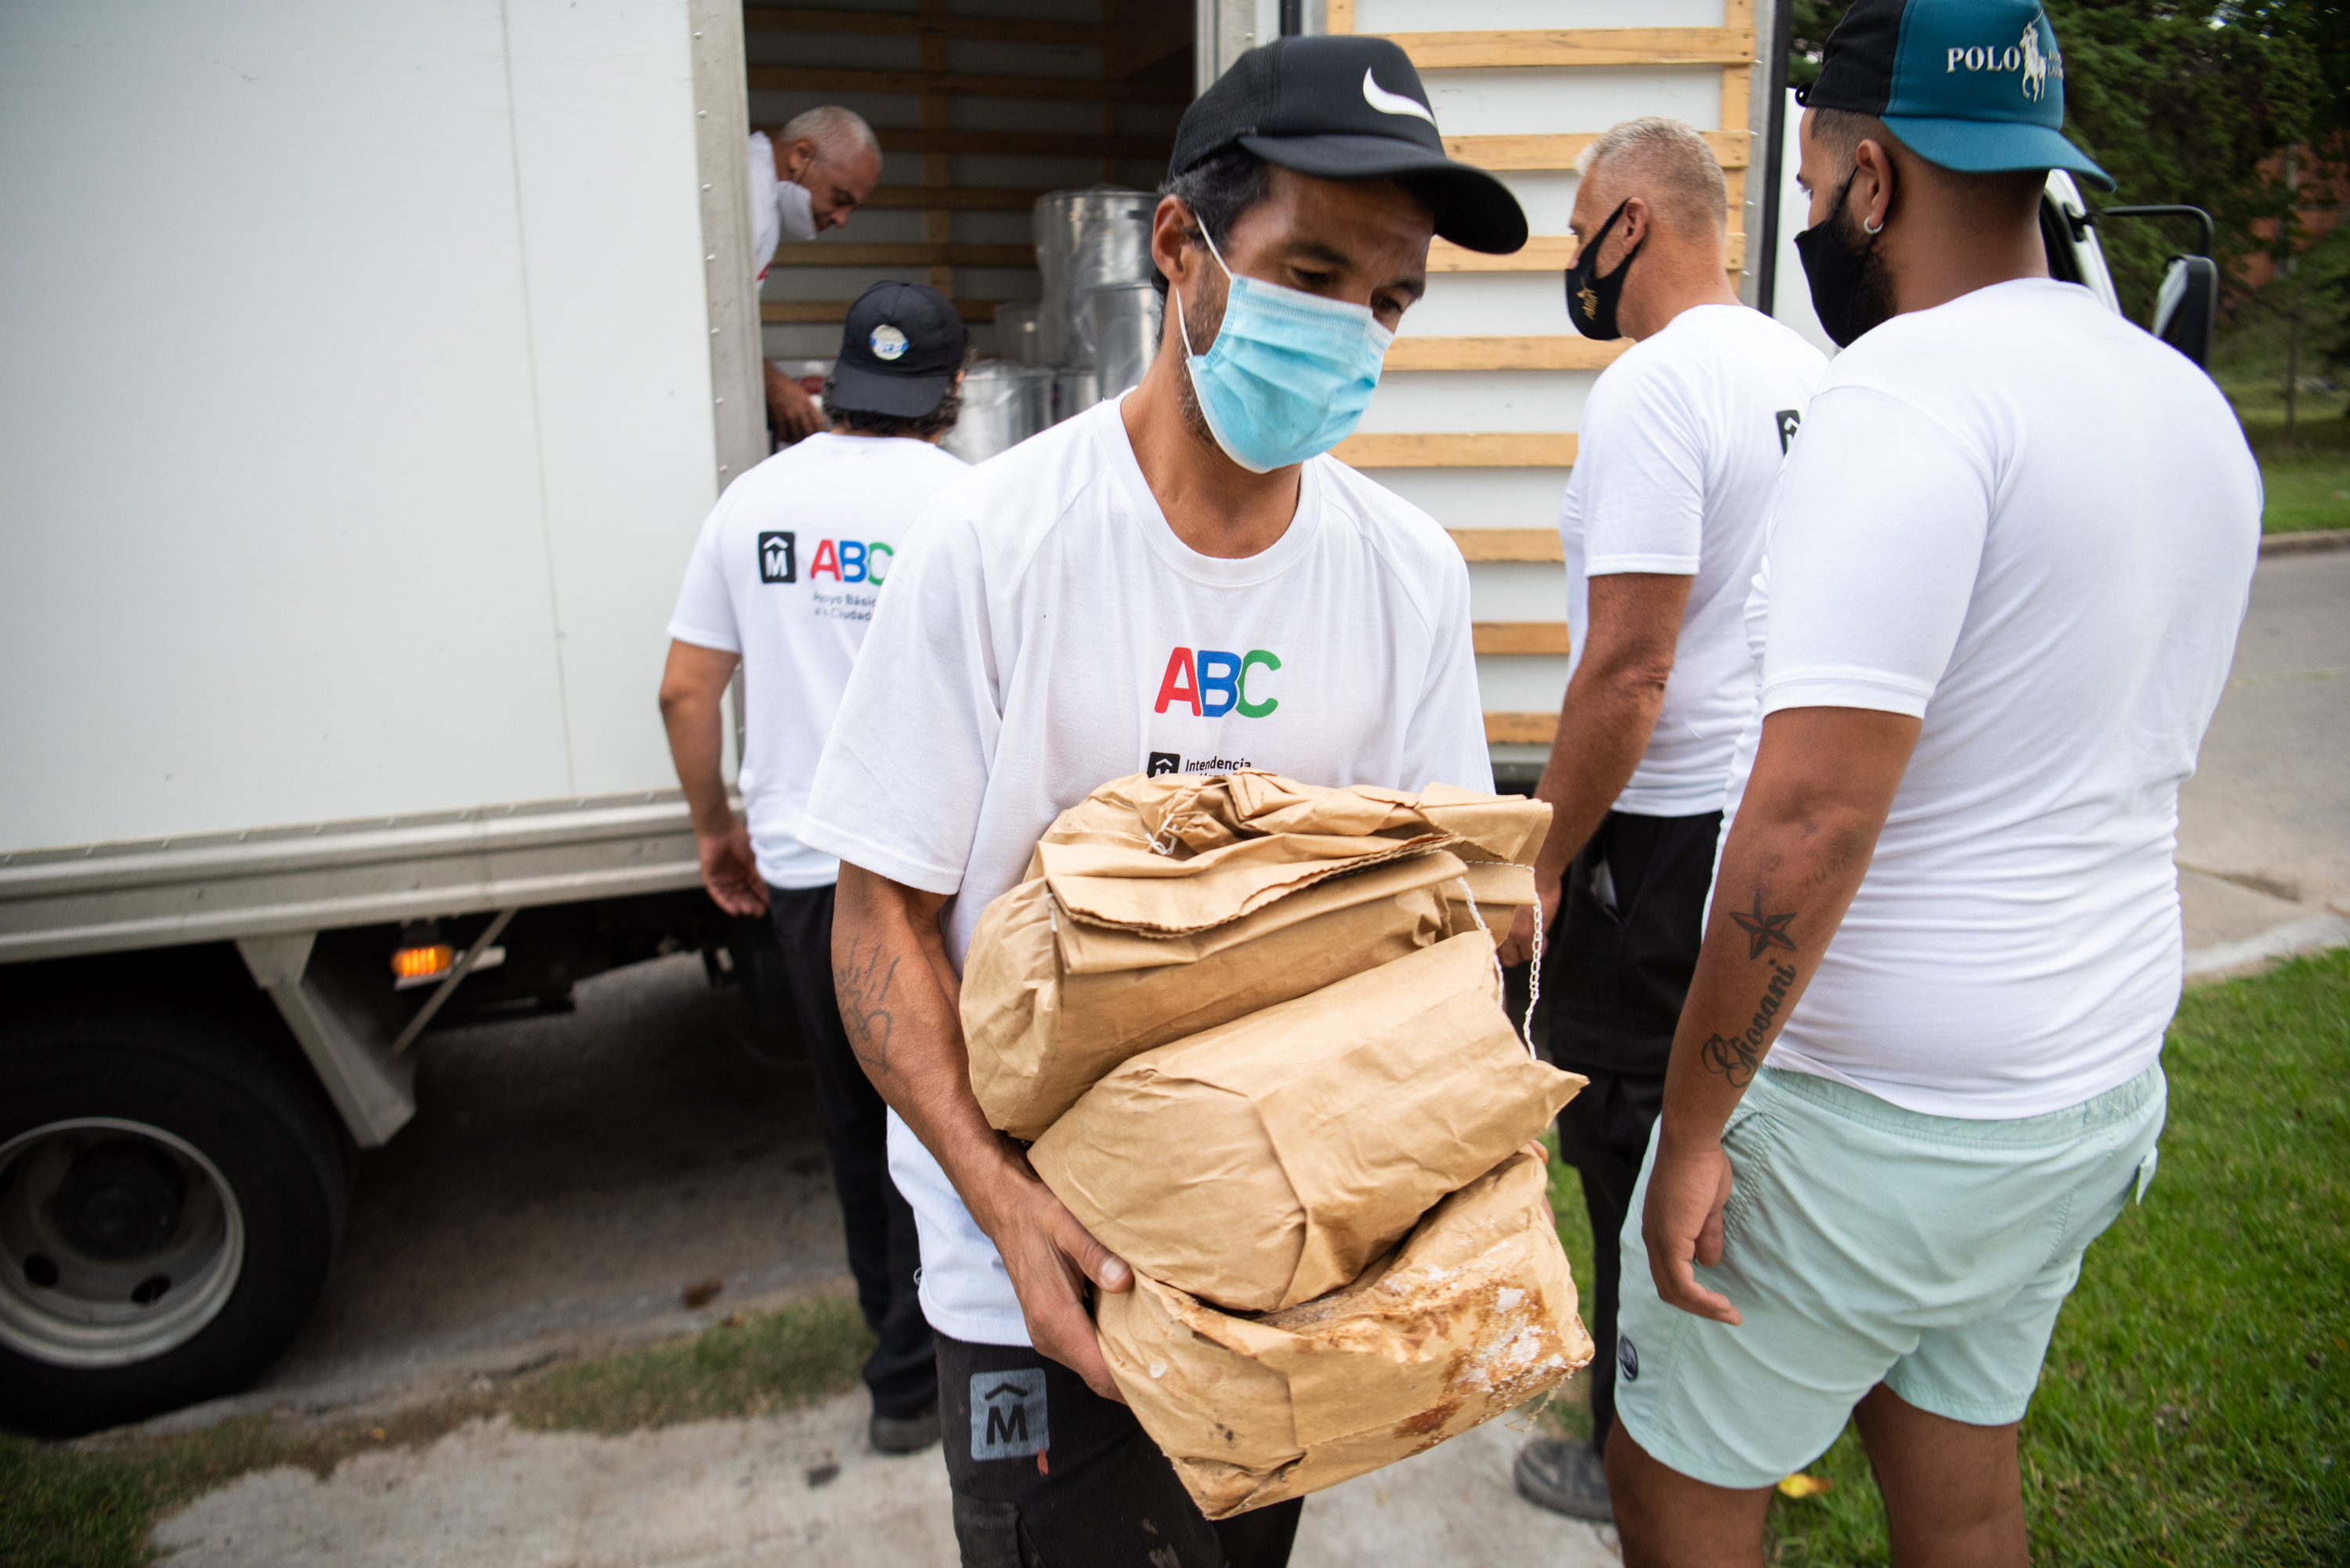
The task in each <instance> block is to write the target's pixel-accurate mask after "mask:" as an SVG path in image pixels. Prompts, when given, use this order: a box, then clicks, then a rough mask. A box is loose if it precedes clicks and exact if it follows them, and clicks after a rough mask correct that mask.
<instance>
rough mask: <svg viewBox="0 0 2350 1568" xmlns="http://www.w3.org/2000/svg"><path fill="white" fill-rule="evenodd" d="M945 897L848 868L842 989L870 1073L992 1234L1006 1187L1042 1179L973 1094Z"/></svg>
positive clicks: (838, 932) (839, 952) (836, 969)
mask: <svg viewBox="0 0 2350 1568" xmlns="http://www.w3.org/2000/svg"><path fill="white" fill-rule="evenodd" d="M945 902H946V900H945V899H944V898H941V897H939V896H938V895H936V894H930V893H923V892H920V891H919V890H918V889H915V888H907V887H904V886H903V885H901V884H899V883H896V882H892V881H890V880H889V879H888V878H887V877H880V876H877V875H875V874H874V873H873V872H870V871H867V870H865V869H864V868H862V867H857V866H850V865H843V866H842V867H841V868H840V882H839V886H838V888H837V891H836V893H835V895H834V904H833V917H832V964H833V987H834V990H835V992H837V995H838V998H839V1002H840V1022H841V1024H842V1027H844V1028H845V1029H846V1030H847V1032H848V1043H849V1046H850V1048H851V1049H852V1050H854V1051H855V1052H856V1053H857V1059H858V1063H859V1064H862V1065H863V1067H864V1068H865V1075H866V1076H867V1077H868V1078H870V1079H871V1080H872V1081H873V1086H874V1087H875V1088H876V1089H878V1090H879V1091H880V1094H881V1097H882V1098H883V1099H884V1100H886V1101H888V1102H889V1107H890V1109H892V1110H894V1111H896V1112H897V1113H898V1115H899V1117H900V1118H902V1119H903V1120H904V1121H905V1123H906V1125H907V1126H908V1127H910V1128H911V1129H912V1130H913V1133H914V1136H915V1137H918V1138H920V1140H921V1142H922V1146H923V1147H926V1148H928V1149H929V1150H930V1151H931V1153H932V1154H933V1155H935V1156H936V1157H937V1158H938V1161H939V1164H940V1165H941V1167H943V1168H944V1169H945V1170H946V1173H947V1178H948V1179H949V1180H951V1181H952V1182H953V1183H954V1185H955V1190H956V1191H958V1192H959V1193H961V1194H962V1200H963V1202H964V1203H965V1204H966V1205H968V1206H969V1207H970V1209H971V1211H972V1217H973V1218H974V1219H976V1220H979V1222H980V1226H981V1229H983V1230H986V1231H989V1232H990V1233H991V1234H993V1213H994V1209H995V1207H996V1195H997V1193H998V1191H999V1190H1000V1186H1001V1184H1002V1183H1003V1182H1004V1181H1007V1180H1016V1181H1022V1182H1034V1181H1035V1175H1034V1174H1033V1173H1032V1172H1031V1171H1030V1170H1029V1169H1028V1166H1027V1162H1026V1161H1025V1160H1024V1159H1023V1158H1021V1156H1020V1154H1019V1152H1018V1151H1017V1150H1016V1149H1015V1148H1014V1147H1013V1146H1012V1145H1011V1144H1010V1143H1008V1142H1007V1141H1006V1140H1005V1139H1004V1138H1003V1137H1002V1136H1001V1135H1000V1134H998V1133H997V1132H996V1131H995V1129H994V1128H993V1127H989V1126H988V1124H987V1117H986V1115H985V1114H984V1113H983V1112H982V1111H981V1109H980V1108H979V1100H978V1097H977V1096H974V1095H973V1094H972V1089H971V1057H970V1054H969V1052H968V1051H967V1050H966V1049H965V1047H964V1045H963V1038H962V1018H961V1015H960V1012H959V1008H960V1005H961V1002H960V982H959V981H957V980H956V978H955V973H954V968H953V965H952V964H951V963H950V962H949V961H948V960H947V953H946V939H945V936H944V934H943V933H942V932H941V930H940V929H939V919H938V917H939V911H940V909H942V908H943V907H944V905H945Z"/></svg>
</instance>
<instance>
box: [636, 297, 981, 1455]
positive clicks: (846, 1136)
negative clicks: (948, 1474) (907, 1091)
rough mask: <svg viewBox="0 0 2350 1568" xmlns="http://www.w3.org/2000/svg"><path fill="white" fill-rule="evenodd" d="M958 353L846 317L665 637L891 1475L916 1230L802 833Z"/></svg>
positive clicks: (955, 346) (716, 861)
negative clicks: (767, 968)
mask: <svg viewBox="0 0 2350 1568" xmlns="http://www.w3.org/2000/svg"><path fill="white" fill-rule="evenodd" d="M965 347H966V334H965V330H964V327H963V324H962V317H961V316H959V315H958V314H957V313H956V311H955V307H954V306H953V304H952V303H951V301H949V300H948V299H947V298H946V297H945V296H943V295H941V294H940V293H939V292H938V291H937V290H936V289H933V288H931V287H929V286H926V285H923V284H916V283H880V284H876V285H874V286H872V287H871V288H869V289H868V290H866V291H865V294H864V296H862V297H860V298H859V299H858V301H857V303H856V304H855V305H854V306H850V307H849V312H848V321H847V327H846V328H845V329H844V330H843V332H842V334H841V343H840V355H839V358H838V359H837V361H836V362H835V366H834V369H833V373H832V378H831V379H830V381H829V382H828V383H827V386H826V389H825V401H826V404H827V407H829V408H830V410H832V418H833V425H834V428H833V429H832V430H831V431H823V432H819V433H817V434H816V435H813V436H811V437H809V438H808V439H807V440H806V441H801V442H800V443H799V444H798V445H796V446H794V447H791V448H789V449H788V450H786V451H784V452H777V453H776V454H775V456H773V457H771V458H769V459H767V460H766V461H765V462H762V463H760V464H758V465H757V466H756V467H754V468H753V469H752V470H751V471H750V472H747V473H745V474H743V476H742V477H741V478H739V479H737V480H735V481H734V483H732V484H730V485H728V486H727V487H726V493H725V494H723V495H722V496H720V497H719V500H718V505H717V506H716V508H715V509H713V510H712V512H711V514H710V518H709V521H708V522H706V523H704V524H702V535H701V537H700V538H699V539H698V540H696V542H695V544H694V547H693V554H692V556H691V559H690V560H689V561H688V563H687V565H686V572H685V585H684V587H682V588H681V589H680V590H679V593H678V598H677V609H676V613H675V615H674V616H673V617H672V618H671V621H670V627H669V634H670V637H671V643H670V650H669V667H668V669H667V670H665V671H664V672H663V674H662V676H661V688H660V706H661V718H662V721H663V722H664V723H665V724H666V725H667V726H668V729H669V745H670V754H671V758H672V759H673V761H674V762H675V763H676V766H677V776H678V783H679V784H681V785H683V786H684V791H685V798H686V805H687V806H688V808H689V809H690V810H691V813H692V815H693V836H694V839H695V842H696V845H697V847H698V849H699V851H700V855H701V859H702V884H703V886H705V887H706V888H709V890H710V896H711V898H713V899H714V900H716V902H717V904H718V906H719V908H721V909H724V910H725V911H726V912H727V913H729V914H732V915H752V916H756V915H764V916H766V917H767V918H768V919H771V920H772V921H773V922H774V924H775V935H776V937H777V939H778V941H779V943H780V946H781V948H782V953H783V961H784V971H785V974H786V975H787V976H788V977H789V981H790V988H791V992H792V1003H793V1008H794V1011H795V1015H796V1018H797V1022H798V1024H799V1029H800V1036H801V1038H802V1040H803V1041H805V1042H806V1047H807V1053H808V1069H809V1075H810V1076H811V1077H812V1078H813V1079H814V1080H815V1086H816V1112H817V1116H818V1117H819V1119H820V1121H821V1123H822V1126H823V1132H824V1140H825V1147H826V1150H827V1153H828V1154H829V1155H830V1156H831V1159H832V1180H833V1188H834V1191H835V1193H836V1194H837V1197H838V1199H839V1200H840V1216H841V1229H842V1231H843V1234H844V1237H845V1239H846V1240H847V1246H848V1263H849V1272H851V1273H853V1274H854V1275H855V1276H856V1279H857V1299H858V1306H859V1307H860V1308H861V1309H862V1310H863V1312H864V1314H865V1321H866V1324H867V1325H868V1327H870V1328H871V1329H872V1330H873V1333H874V1334H875V1336H876V1337H877V1339H878V1340H879V1344H878V1345H876V1346H875V1347H874V1351H873V1354H872V1355H871V1356H869V1357H868V1359H867V1361H866V1363H865V1383H866V1386H867V1387H868V1389H870V1390H871V1392H872V1396H873V1415H872V1419H871V1422H870V1425H869V1427H868V1434H869V1436H870V1438H871V1439H872V1443H873V1446H874V1447H875V1448H876V1449H880V1450H881V1451H882V1452H884V1453H910V1452H912V1451H914V1450H916V1449H922V1448H926V1447H928V1446H929V1445H930V1444H931V1442H933V1441H935V1440H936V1439H937V1438H938V1430H939V1417H938V1378H937V1375H936V1371H935V1363H934V1361H933V1359H932V1355H931V1331H930V1326H929V1324H926V1323H925V1322H924V1321H923V1318H922V1309H921V1305H920V1303H919V1302H918V1301H917V1300H916V1299H915V1295H914V1275H915V1270H916V1268H917V1266H918V1262H919V1259H918V1254H917V1244H916V1235H915V1230H914V1216H913V1212H912V1210H910V1209H908V1208H907V1206H906V1200H905V1199H903V1198H902V1197H900V1196H899V1192H898V1189H897V1188H896V1186H895V1185H893V1184H892V1183H891V1181H890V1179H889V1168H888V1157H887V1151H886V1147H885V1137H886V1131H885V1125H884V1120H883V1118H884V1116H885V1114H886V1113H885V1108H884V1106H882V1103H881V1097H880V1096H879V1095H878V1094H876V1093H875V1092H874V1089H873V1085H871V1084H870V1083H869V1082H868V1081H867V1079H866V1076H865V1074H864V1072H863V1071H862V1070H861V1069H860V1068H859V1067H858V1064H857V1058H856V1056H855V1054H853V1053H852V1052H851V1051H850V1049H849V1044H848V1038H847V1035H846V1034H845V1033H842V1030H841V1023H840V1009H839V1007H838V1006H837V1004H836V1002H835V1001H834V998H833V985H832V957H831V949H832V907H833V883H834V880H835V878H836V877H838V875H839V870H840V867H839V863H838V862H837V861H836V860H835V859H834V858H833V857H831V856H830V855H827V853H825V852H824V851H823V850H821V849H819V848H816V847H815V846H812V845H810V844H809V843H808V842H806V836H804V835H803V833H802V832H801V827H800V814H801V810H802V807H803V806H804V805H805V804H806V800H807V792H808V783H809V780H810V779H811V778H812V777H813V776H814V774H815V773H816V757H817V755H818V753H820V752H821V751H822V750H823V748H824V742H825V737H826V735H827V733H828V732H830V730H831V728H832V725H833V721H834V718H835V716H836V715H837V713H838V712H839V711H840V701H841V689H842V688H843V687H844V686H845V685H847V681H848V671H849V666H850V665H851V663H852V662H853V661H854V660H855V659H856V658H857V652H858V647H859V646H860V645H861V644H862V643H863V642H864V640H865V633H866V628H868V626H870V625H871V623H872V618H873V605H874V600H875V599H876V598H877V597H879V593H880V590H881V587H882V586H883V585H884V584H886V583H887V582H888V581H889V576H890V574H891V568H892V566H894V564H895V563H896V561H897V559H898V553H899V550H900V549H901V548H902V547H903V545H904V544H905V540H906V535H907V528H908V524H910V521H911V520H912V517H913V514H914V513H915V512H916V511H917V510H918V509H919V508H920V506H921V504H922V503H923V502H924V501H926V500H927V499H928V498H929V497H930V496H931V495H932V494H934V493H937V492H938V491H939V490H941V489H942V488H944V487H945V486H947V485H949V484H951V483H953V482H954V481H955V480H956V479H957V478H958V477H960V476H961V474H962V472H963V464H962V461H961V460H960V459H958V458H955V457H952V456H950V455H949V454H948V453H946V452H941V451H940V450H939V447H938V441H939V438H940V437H941V436H943V435H945V434H946V433H947V431H950V430H951V429H953V428H954V422H955V414H956V411H957V410H958V409H959V408H960V406H961V392H960V383H961V381H962V360H963V350H964V348H965ZM738 664H739V665H740V666H741V667H742V670H743V693H744V706H745V711H744V713H743V767H742V774H741V784H742V790H743V809H744V811H745V813H746V814H747V815H748V818H749V820H748V821H747V822H744V821H742V820H738V819H737V818H736V817H735V815H734V813H733V808H732V807H731V806H730V805H728V804H727V800H726V782H725V778H724V775H723V772H722V770H721V762H720V759H721V755H722V751H723V738H724V737H723V726H724V709H723V699H724V696H725V692H726V688H727V685H728V683H729V682H730V681H731V680H733V676H734V670H735V668H736V666H737V665H738Z"/></svg>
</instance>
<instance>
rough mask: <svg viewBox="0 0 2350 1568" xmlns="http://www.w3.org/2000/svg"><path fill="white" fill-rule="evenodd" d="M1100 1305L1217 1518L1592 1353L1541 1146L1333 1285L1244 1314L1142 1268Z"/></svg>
mask: <svg viewBox="0 0 2350 1568" xmlns="http://www.w3.org/2000/svg"><path fill="white" fill-rule="evenodd" d="M1098 1316H1099V1321H1100V1327H1101V1346H1102V1354H1103V1355H1104V1356H1106V1357H1107V1360H1108V1362H1109V1368H1110V1372H1111V1374H1112V1375H1113V1376H1116V1377H1117V1379H1118V1388H1119V1390H1120V1391H1121V1392H1122V1393H1124V1394H1125V1396H1126V1399H1127V1403H1128V1405H1131V1406H1132V1407H1134V1413H1135V1415H1136V1417H1139V1419H1140V1420H1141V1422H1142V1427H1143V1430H1145V1431H1147V1432H1149V1434H1150V1436H1151V1439H1152V1440H1153V1441H1154V1442H1156V1443H1157V1444H1158V1445H1159V1448H1160V1449H1163V1450H1165V1452H1166V1454H1167V1457H1168V1458H1169V1459H1171V1460H1173V1461H1174V1465H1175V1473H1176V1475H1177V1476H1178V1477H1179V1478H1180V1480H1182V1482H1183V1486H1184V1490H1187V1491H1189V1492H1190V1493H1191V1498H1192V1501H1195V1502H1197V1503H1198V1504H1199V1505H1200V1509H1201V1511H1202V1512H1203V1513H1205V1514H1206V1515H1207V1516H1208V1517H1209V1518H1210V1519H1226V1518H1230V1517H1231V1516H1232V1515H1233V1514H1236V1513H1243V1512H1246V1511H1248V1510H1250V1509H1252V1508H1261V1507H1263V1505H1265V1504H1266V1503H1269V1502H1280V1501H1284V1500H1285V1499H1288V1498H1293V1497H1302V1496H1304V1495H1305V1493H1307V1492H1312V1491H1319V1490H1322V1489H1323V1488H1324V1487H1328V1486H1336V1485H1337V1484H1338V1483H1339V1482H1340V1481H1343V1480H1351V1479H1352V1478H1354V1477H1356V1476H1358V1475H1361V1474H1363V1473H1364V1472H1365V1471H1367V1470H1375V1469H1378V1468H1380V1467H1381V1466H1382V1465H1390V1464H1393V1463H1395V1461H1397V1460H1398V1459H1409V1457H1410V1456H1412V1455H1413V1454H1417V1453H1419V1452H1420V1451H1422V1450H1423V1449H1432V1448H1434V1447H1435V1446H1436V1445H1437V1444H1439V1443H1440V1442H1442V1441H1444V1439H1445V1438H1454V1437H1458V1436H1460V1435H1461V1433H1462V1432H1465V1431H1467V1430H1469V1428H1471V1427H1475V1426H1478V1425H1480V1424H1481V1423H1482V1422H1485V1421H1489V1420H1491V1419H1492V1418H1493V1417H1496V1416H1501V1415H1505V1414H1507V1413H1508V1412H1509V1411H1511V1410H1513V1409H1515V1408H1516V1407H1519V1406H1521V1405H1523V1404H1524V1403H1525V1402H1526V1401H1527V1400H1529V1399H1533V1398H1536V1397H1539V1396H1541V1395H1543V1394H1544V1393H1546V1392H1548V1391H1549V1390H1550V1389H1551V1388H1552V1387H1553V1386H1555V1385H1556V1384H1557V1383H1558V1382H1559V1380H1560V1379H1562V1378H1564V1377H1565V1376H1567V1375H1568V1374H1569V1373H1571V1372H1573V1371H1575V1369H1576V1368H1577V1367H1580V1366H1584V1365H1586V1363H1588V1362H1589V1361H1590V1359H1591V1337H1590V1335H1588V1334H1586V1333H1584V1331H1583V1324H1582V1322H1581V1321H1580V1320H1579V1319H1577V1318H1576V1316H1575V1282H1574V1281H1573V1280H1572V1279H1570V1278H1569V1277H1568V1275H1567V1272H1566V1255H1565V1253H1564V1252H1562V1251H1560V1250H1559V1245H1558V1232H1557V1231H1556V1230H1555V1229H1554V1228H1553V1225H1552V1220H1551V1211H1550V1203H1549V1201H1548V1199H1547V1198H1546V1197H1545V1196H1544V1167H1543V1162H1542V1161H1541V1160H1539V1159H1537V1158H1534V1156H1533V1155H1531V1154H1516V1155H1513V1156H1511V1157H1510V1158H1508V1159H1507V1160H1505V1161H1503V1163H1502V1164H1501V1165H1500V1166H1499V1167H1498V1168H1495V1169H1494V1170H1492V1172H1491V1173H1489V1174H1488V1175H1485V1176H1483V1177H1481V1178H1479V1179H1477V1180H1475V1181H1473V1182H1471V1183H1470V1184H1469V1185H1468V1186H1467V1187H1464V1188H1462V1189H1461V1190H1460V1191H1458V1192H1456V1193H1454V1194H1452V1195H1451V1197H1450V1198H1447V1199H1444V1200H1443V1201H1442V1202H1441V1203H1439V1204H1438V1205H1437V1206H1436V1207H1435V1208H1434V1209H1433V1210H1430V1211H1429V1214H1428V1217H1427V1218H1426V1219H1424V1220H1421V1221H1420V1222H1419V1225H1418V1226H1417V1227H1415V1228H1414V1229H1413V1231H1412V1232H1411V1234H1410V1235H1409V1237H1408V1238H1406V1239H1405V1241H1404V1243H1403V1245H1402V1246H1401V1247H1399V1248H1398V1249H1397V1250H1396V1251H1394V1252H1392V1253H1390V1254H1388V1256H1387V1257H1386V1258H1384V1259H1382V1260H1381V1261H1380V1262H1378V1264H1376V1265H1374V1266H1373V1267H1372V1268H1371V1269H1369V1270H1368V1271H1367V1272H1365V1273H1364V1275H1363V1276H1362V1278H1361V1279H1359V1280H1357V1281H1356V1282H1354V1283H1353V1284H1351V1285H1349V1286H1347V1288H1346V1289H1345V1290H1343V1291H1340V1292H1338V1293H1336V1294H1333V1295H1327V1296H1324V1297H1322V1298H1321V1299H1319V1300H1318V1301H1311V1302H1307V1303H1304V1304H1303V1305H1300V1306H1294V1307H1289V1308H1286V1309H1284V1311H1281V1312H1277V1313H1273V1314H1268V1315H1265V1316H1263V1317H1243V1316H1239V1315H1236V1314H1230V1313H1222V1312H1218V1311H1217V1310H1216V1309H1215V1308H1213V1307H1211V1306H1209V1305H1208V1304H1206V1303H1203V1302H1201V1301H1199V1300H1198V1299H1196V1298H1195V1297H1192V1296H1191V1295H1188V1294H1186V1293H1183V1292H1181V1291H1179V1290H1176V1289H1175V1288H1173V1287H1172V1286H1170V1285H1165V1284H1161V1283H1159V1282H1158V1281H1156V1280H1153V1279H1151V1278H1149V1276H1148V1275H1138V1276H1137V1277H1136V1279H1135V1282H1134V1288H1133V1289H1132V1290H1131V1291H1126V1292H1122V1293H1118V1294H1116V1295H1110V1294H1107V1293H1106V1294H1104V1295H1103V1296H1102V1297H1101V1298H1100V1307H1099V1313H1098Z"/></svg>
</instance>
